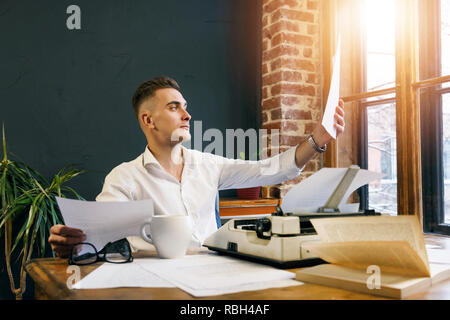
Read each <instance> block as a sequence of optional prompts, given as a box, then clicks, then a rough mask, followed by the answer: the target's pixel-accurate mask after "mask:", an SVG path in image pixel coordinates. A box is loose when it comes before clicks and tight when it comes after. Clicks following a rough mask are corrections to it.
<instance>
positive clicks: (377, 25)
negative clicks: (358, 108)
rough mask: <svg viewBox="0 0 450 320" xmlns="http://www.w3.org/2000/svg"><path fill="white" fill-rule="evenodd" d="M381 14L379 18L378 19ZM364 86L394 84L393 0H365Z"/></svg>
mask: <svg viewBox="0 0 450 320" xmlns="http://www.w3.org/2000/svg"><path fill="white" fill-rule="evenodd" d="M380 17H382V19H381V20H380ZM365 21H366V32H367V34H366V41H367V42H366V46H367V55H366V59H367V60H366V66H367V90H368V91H370V90H379V89H383V88H389V87H393V86H394V85H395V1H394V0H365Z"/></svg>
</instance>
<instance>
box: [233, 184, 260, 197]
mask: <svg viewBox="0 0 450 320" xmlns="http://www.w3.org/2000/svg"><path fill="white" fill-rule="evenodd" d="M260 191H261V187H253V188H243V189H237V194H238V198H239V199H241V200H257V199H259V193H260Z"/></svg>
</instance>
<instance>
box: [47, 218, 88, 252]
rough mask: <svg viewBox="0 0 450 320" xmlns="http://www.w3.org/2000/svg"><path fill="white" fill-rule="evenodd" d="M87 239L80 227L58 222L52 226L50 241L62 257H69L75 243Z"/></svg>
mask: <svg viewBox="0 0 450 320" xmlns="http://www.w3.org/2000/svg"><path fill="white" fill-rule="evenodd" d="M84 240H86V235H85V234H84V232H83V231H82V230H80V229H75V228H70V227H67V226H64V225H61V224H56V225H54V226H53V227H51V228H50V237H49V238H48V242H49V243H50V245H51V247H52V250H53V251H54V252H55V253H56V255H57V256H58V257H60V258H67V257H69V255H70V252H71V251H72V248H73V246H74V245H75V244H77V243H80V242H83V241H84Z"/></svg>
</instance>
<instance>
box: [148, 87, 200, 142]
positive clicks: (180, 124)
mask: <svg viewBox="0 0 450 320" xmlns="http://www.w3.org/2000/svg"><path fill="white" fill-rule="evenodd" d="M142 107H143V108H142V109H143V110H144V112H145V111H146V110H148V111H149V114H150V118H151V120H150V121H151V122H150V125H149V126H148V128H150V130H151V132H152V134H153V135H154V136H155V137H156V138H157V139H158V140H159V141H164V142H165V141H167V142H171V143H172V144H176V143H179V142H181V141H189V140H190V139H191V134H190V133H189V120H190V119H191V115H190V114H189V113H188V112H187V110H186V108H187V103H186V100H184V98H183V95H182V94H181V93H180V92H179V91H178V90H176V89H172V88H164V89H159V90H157V91H156V92H155V95H154V96H153V97H152V98H150V99H147V101H145V102H144V105H143V106H142Z"/></svg>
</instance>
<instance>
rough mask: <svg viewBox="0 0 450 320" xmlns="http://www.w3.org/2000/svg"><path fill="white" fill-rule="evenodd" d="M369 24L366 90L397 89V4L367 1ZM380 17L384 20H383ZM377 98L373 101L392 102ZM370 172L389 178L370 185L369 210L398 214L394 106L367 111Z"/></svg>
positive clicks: (370, 108)
mask: <svg viewBox="0 0 450 320" xmlns="http://www.w3.org/2000/svg"><path fill="white" fill-rule="evenodd" d="M364 4H365V21H366V48H367V52H366V75H367V78H366V86H367V90H368V91H371V90H380V89H384V88H390V87H394V86H395V1H394V0H364ZM380 17H382V19H381V20H380ZM392 97H393V95H389V96H384V97H376V98H373V99H370V101H371V102H372V103H373V102H374V101H377V100H380V99H386V98H392ZM367 134H368V141H367V142H368V154H367V156H368V169H369V170H371V171H376V172H382V173H385V174H386V176H385V177H384V178H383V179H381V180H378V181H375V182H373V183H370V184H369V208H370V209H375V210H376V211H378V212H382V213H390V214H394V215H395V214H397V160H396V159H397V154H396V150H397V145H396V134H395V104H391V103H390V104H380V105H375V106H370V107H367Z"/></svg>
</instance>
